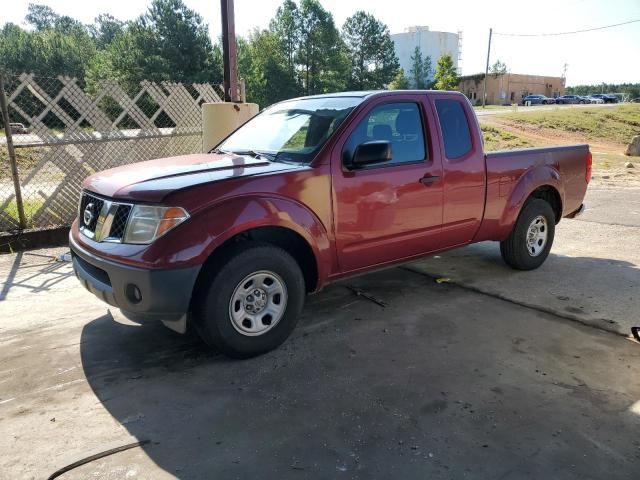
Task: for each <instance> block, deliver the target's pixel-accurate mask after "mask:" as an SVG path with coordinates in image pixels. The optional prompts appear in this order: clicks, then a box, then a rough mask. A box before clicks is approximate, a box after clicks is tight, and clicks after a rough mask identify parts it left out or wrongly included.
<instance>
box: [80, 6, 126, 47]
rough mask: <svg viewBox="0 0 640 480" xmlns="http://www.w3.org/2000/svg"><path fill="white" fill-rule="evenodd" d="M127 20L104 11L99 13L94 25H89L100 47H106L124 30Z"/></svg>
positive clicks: (90, 31)
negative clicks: (124, 20) (119, 18)
mask: <svg viewBox="0 0 640 480" xmlns="http://www.w3.org/2000/svg"><path fill="white" fill-rule="evenodd" d="M124 27H125V22H123V21H121V20H118V19H117V18H115V17H114V16H113V15H110V14H108V13H102V14H100V15H98V16H97V17H96V18H95V20H94V22H93V25H91V26H90V27H89V33H91V36H92V37H93V39H94V40H95V41H96V44H97V46H98V48H104V47H106V46H107V45H109V44H110V43H111V42H113V40H114V39H115V38H116V36H117V35H120V34H122V33H123V32H124Z"/></svg>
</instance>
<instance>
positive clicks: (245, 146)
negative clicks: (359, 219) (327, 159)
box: [218, 97, 362, 163]
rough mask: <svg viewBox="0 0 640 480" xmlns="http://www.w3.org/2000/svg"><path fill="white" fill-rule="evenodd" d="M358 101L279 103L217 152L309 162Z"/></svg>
mask: <svg viewBox="0 0 640 480" xmlns="http://www.w3.org/2000/svg"><path fill="white" fill-rule="evenodd" d="M360 102H362V98H361V97H319V98H303V99H299V100H291V101H287V102H282V103H278V104H276V105H274V106H272V107H269V108H267V109H266V110H264V111H263V112H261V113H260V114H259V115H257V116H255V117H253V118H252V119H251V120H249V121H248V122H247V123H245V124H244V125H243V126H242V127H240V128H239V129H238V130H236V131H235V132H234V133H232V134H231V135H230V136H229V138H227V139H226V140H225V141H224V142H222V143H221V144H220V145H219V146H218V150H221V151H224V152H233V153H238V154H252V153H258V154H261V155H263V156H265V157H267V158H269V159H271V160H275V161H283V162H296V163H308V162H310V161H311V160H313V158H314V157H315V156H316V154H317V153H318V151H319V150H320V148H322V146H323V145H324V144H325V143H326V141H327V140H328V139H329V137H330V136H331V135H332V134H333V132H335V130H336V129H337V128H338V126H339V125H340V124H341V123H342V122H343V121H344V119H345V118H346V117H347V115H349V113H350V112H351V111H352V110H353V109H354V108H355V107H356V105H358V104H359V103H360Z"/></svg>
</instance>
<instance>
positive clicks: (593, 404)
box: [0, 188, 640, 480]
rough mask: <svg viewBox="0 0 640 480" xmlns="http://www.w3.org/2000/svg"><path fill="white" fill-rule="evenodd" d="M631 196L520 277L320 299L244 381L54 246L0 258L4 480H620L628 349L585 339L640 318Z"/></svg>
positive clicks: (631, 394)
mask: <svg viewBox="0 0 640 480" xmlns="http://www.w3.org/2000/svg"><path fill="white" fill-rule="evenodd" d="M630 193H631V195H629V194H630ZM635 195H636V192H635V191H631V190H625V191H624V192H618V191H608V190H607V189H598V188H592V189H591V190H590V192H589V196H588V199H587V201H588V203H589V204H590V205H592V208H591V209H590V211H588V213H586V214H585V215H584V217H583V219H582V220H574V221H563V222H562V223H561V224H560V227H559V229H558V236H557V242H556V245H555V247H554V250H553V255H552V256H551V257H550V258H549V261H548V262H547V263H546V264H545V265H544V266H543V267H542V268H541V269H540V270H538V271H535V272H514V271H512V270H509V269H507V268H506V267H504V266H503V264H502V262H501V260H500V258H499V254H498V252H497V248H496V246H495V245H479V246H473V247H469V248H467V249H463V250H460V251H458V252H450V253H447V254H445V255H441V256H439V257H438V258H433V259H429V260H426V261H423V262H417V263H414V264H411V265H408V266H404V267H400V268H394V269H390V270H387V271H384V272H379V273H374V274H370V275H366V276H363V277H359V278H356V279H352V280H348V281H346V282H343V283H339V284H336V285H333V286H331V287H329V288H327V289H326V290H325V291H323V292H321V293H320V294H317V295H314V296H312V297H310V298H309V299H308V302H307V306H306V308H305V311H304V314H303V318H302V319H301V321H300V324H299V326H298V328H297V329H296V331H295V332H294V334H293V336H292V338H291V339H290V340H289V341H287V342H286V343H285V345H283V346H282V347H281V348H280V349H278V350H277V351H274V352H271V353H269V354H267V355H264V356H262V357H259V358H255V359H251V360H247V361H242V362H239V361H230V360H227V359H225V358H223V357H221V356H219V355H218V354H216V353H215V352H211V351H208V350H206V349H205V348H204V347H203V346H202V344H201V343H200V342H199V341H198V340H197V339H196V338H194V337H193V336H189V335H187V336H180V335H177V334H174V333H173V332H171V331H169V330H168V329H166V328H164V327H162V326H161V325H159V324H155V323H153V324H141V325H140V324H135V323H132V322H131V321H130V320H128V319H126V318H125V317H124V316H122V315H121V314H120V313H119V312H118V311H117V310H115V309H112V308H110V307H108V306H107V305H105V304H103V303H101V302H100V301H98V300H97V299H95V298H94V297H93V296H91V295H90V294H88V293H87V292H86V291H84V289H83V288H82V287H80V285H79V284H78V283H77V281H76V279H75V278H74V277H73V274H72V271H71V268H70V266H69V264H68V263H57V262H54V261H53V258H54V257H55V256H56V255H58V254H60V253H63V252H64V251H65V249H64V248H58V249H49V250H39V251H32V252H23V253H20V254H16V255H3V256H0V279H1V280H2V282H1V283H0V365H1V367H0V432H1V433H2V435H0V479H3V480H4V479H5V478H6V479H11V480H14V479H23V478H24V479H36V478H37V479H41V478H46V477H47V476H48V475H49V474H51V473H52V472H53V471H55V470H56V469H58V468H60V467H62V466H64V465H67V464H69V463H72V462H74V461H77V460H78V459H80V458H83V457H86V456H88V455H91V454H94V453H97V452H100V451H104V450H106V449H109V448H112V447H115V446H119V445H123V444H127V443H130V442H133V441H136V440H149V442H150V443H148V444H146V445H144V446H143V447H142V448H136V449H133V450H128V451H126V452H122V453H118V454H116V455H113V456H110V457H107V458H105V459H101V460H97V461H95V462H92V463H90V464H88V465H86V466H83V467H80V468H78V469H77V470H73V471H71V472H69V473H67V474H65V475H64V476H63V477H61V479H65V480H67V479H86V478H96V479H100V480H102V479H121V478H140V479H154V480H155V479H160V480H162V479H168V478H180V479H210V478H247V479H251V478H257V477H261V478H285V479H287V478H292V479H298V478H313V479H316V478H327V479H334V478H363V479H371V478H407V479H411V478H435V479H437V478H442V479H451V478H468V479H487V478H496V479H497V478H503V479H517V480H520V479H540V478H554V479H580V480H582V479H585V478H591V479H601V478H602V479H605V478H606V479H607V480H609V479H613V480H615V479H629V480H631V479H635V478H637V472H638V470H637V465H638V464H640V438H639V437H638V431H640V376H639V375H638V366H639V365H640V345H638V344H636V343H634V342H631V341H629V340H627V339H625V338H623V337H622V336H620V335H614V334H611V333H609V332H607V331H605V330H603V329H607V330H613V331H616V332H622V333H624V329H625V328H626V326H628V322H630V321H631V320H632V318H633V314H634V312H635V314H636V315H637V312H638V311H640V308H639V307H638V303H637V302H638V300H637V293H638V285H640V282H639V278H638V272H639V270H638V265H640V258H639V257H638V245H640V243H638V238H637V235H638V226H637V224H636V221H635V220H629V218H635V217H633V216H632V215H629V214H625V213H624V212H632V211H634V208H635V207H634V206H633V205H634V203H633V202H634V201H635V199H636V198H637V197H636V196H635ZM614 210H615V212H614ZM623 221H626V222H627V223H631V225H624V224H623ZM425 272H427V273H425ZM440 274H445V275H448V276H450V277H451V278H452V280H453V281H454V282H456V283H457V285H456V284H449V283H443V284H438V283H436V282H434V281H433V275H440ZM347 285H351V286H356V287H358V288H360V289H362V290H364V291H365V292H367V293H368V294H370V295H372V296H374V297H375V298H377V299H380V300H383V301H384V302H386V303H387V304H388V307H387V308H381V307H380V306H378V305H377V304H375V303H373V302H371V301H369V300H367V299H365V298H363V297H357V296H354V295H353V293H352V292H351V291H350V290H349V289H348V288H346V286H347ZM478 292H486V293H482V294H481V293H478ZM522 304H525V305H530V306H531V308H526V307H523V306H522ZM568 318H571V319H573V320H569V319H568ZM574 320H578V321H580V322H585V323H590V324H593V325H596V326H598V327H599V328H598V329H594V328H590V327H586V326H584V325H581V324H580V323H578V322H576V321H574ZM609 321H611V322H614V323H610V322H609Z"/></svg>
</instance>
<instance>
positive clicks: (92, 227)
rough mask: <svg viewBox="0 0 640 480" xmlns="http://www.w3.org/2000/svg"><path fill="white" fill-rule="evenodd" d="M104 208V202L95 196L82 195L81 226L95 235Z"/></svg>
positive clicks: (84, 193)
mask: <svg viewBox="0 0 640 480" xmlns="http://www.w3.org/2000/svg"><path fill="white" fill-rule="evenodd" d="M103 206H104V200H102V199H101V198H98V197H94V196H93V195H89V194H88V193H86V192H83V193H82V198H81V200H80V212H79V214H80V225H81V226H82V228H84V229H86V230H87V231H89V232H91V233H94V232H95V231H96V225H97V223H98V218H99V217H100V213H101V212H102V207H103Z"/></svg>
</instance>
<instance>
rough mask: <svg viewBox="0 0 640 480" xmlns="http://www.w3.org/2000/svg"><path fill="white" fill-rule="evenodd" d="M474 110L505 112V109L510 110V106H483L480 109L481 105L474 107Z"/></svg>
mask: <svg viewBox="0 0 640 480" xmlns="http://www.w3.org/2000/svg"><path fill="white" fill-rule="evenodd" d="M473 108H474V110H506V109H507V108H512V107H511V105H485V107H484V108H482V105H474V106H473Z"/></svg>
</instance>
